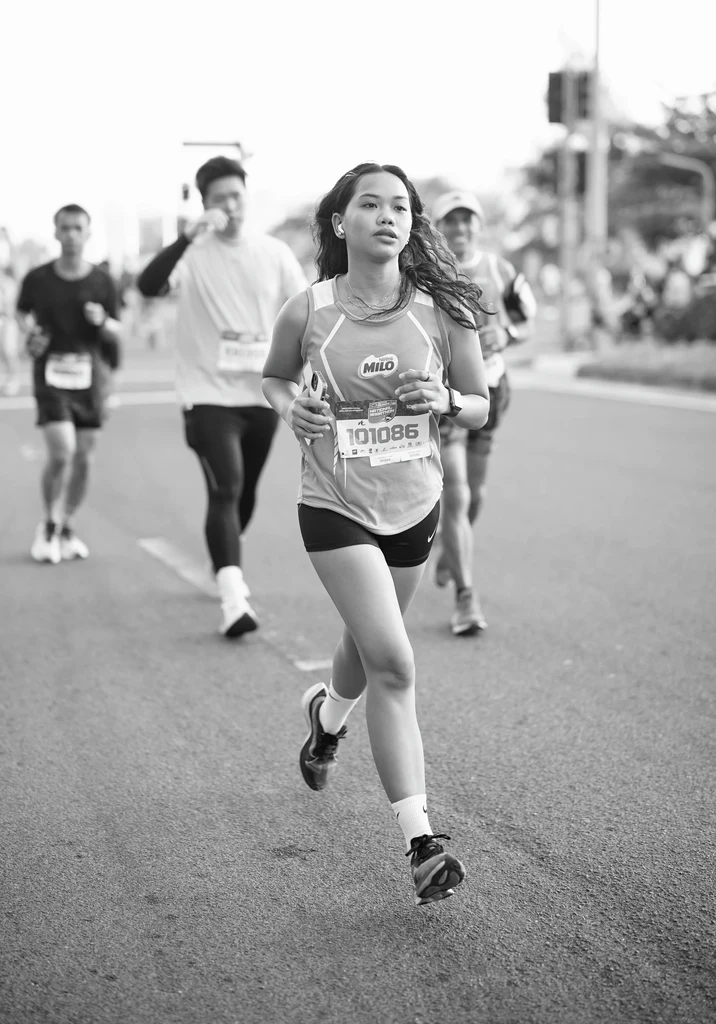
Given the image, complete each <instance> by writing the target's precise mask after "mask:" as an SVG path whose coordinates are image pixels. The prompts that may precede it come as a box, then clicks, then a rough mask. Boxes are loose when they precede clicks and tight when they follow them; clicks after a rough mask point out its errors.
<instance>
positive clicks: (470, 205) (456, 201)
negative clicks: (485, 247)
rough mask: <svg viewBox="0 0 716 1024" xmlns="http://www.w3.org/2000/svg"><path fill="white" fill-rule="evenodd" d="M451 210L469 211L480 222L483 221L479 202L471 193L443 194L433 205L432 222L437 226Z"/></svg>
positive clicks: (483, 215)
mask: <svg viewBox="0 0 716 1024" xmlns="http://www.w3.org/2000/svg"><path fill="white" fill-rule="evenodd" d="M453 210H470V211H471V212H472V213H474V214H476V215H477V216H478V217H479V218H480V220H481V221H484V220H485V211H484V210H483V209H482V204H481V203H480V200H479V199H478V198H477V196H476V195H474V194H473V193H472V192H459V191H457V190H456V191H454V192H443V194H442V195H441V196H438V198H437V199H436V200H435V202H434V203H433V222H434V223H435V224H437V223H438V222H439V221H441V220H442V219H443V217H447V215H448V214H449V213H452V211H453Z"/></svg>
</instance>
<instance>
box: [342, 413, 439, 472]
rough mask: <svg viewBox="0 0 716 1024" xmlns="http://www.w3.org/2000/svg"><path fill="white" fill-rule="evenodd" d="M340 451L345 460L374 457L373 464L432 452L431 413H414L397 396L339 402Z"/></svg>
mask: <svg viewBox="0 0 716 1024" xmlns="http://www.w3.org/2000/svg"><path fill="white" fill-rule="evenodd" d="M333 412H334V415H335V417H336V434H337V438H338V452H339V454H340V455H341V456H342V457H343V458H344V459H360V458H370V464H371V466H381V465H385V464H386V463H389V462H405V461H407V460H408V459H420V458H424V457H425V456H429V455H430V454H431V445H430V413H421V414H418V415H414V414H411V413H410V412H408V411H407V406H406V405H405V404H404V403H402V402H398V401H397V399H388V400H386V401H382V402H336V403H334V405H333Z"/></svg>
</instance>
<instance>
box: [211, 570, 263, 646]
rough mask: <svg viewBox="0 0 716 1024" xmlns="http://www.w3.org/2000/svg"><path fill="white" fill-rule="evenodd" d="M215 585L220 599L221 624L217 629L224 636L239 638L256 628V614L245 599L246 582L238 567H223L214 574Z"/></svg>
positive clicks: (257, 622) (257, 621)
mask: <svg viewBox="0 0 716 1024" xmlns="http://www.w3.org/2000/svg"><path fill="white" fill-rule="evenodd" d="M216 585H217V587H218V589H219V595H220V597H221V613H222V624H221V626H220V627H219V630H220V632H221V633H223V634H224V636H229V637H233V636H241V634H242V633H250V632H252V631H253V630H254V629H257V628H258V624H259V620H258V618H257V616H256V612H255V611H254V610H253V608H252V607H251V605H250V604H249V602H248V601H247V599H246V591H247V587H246V582H245V580H244V574H243V573H242V571H241V569H240V568H239V567H238V565H225V566H224V568H223V569H219V571H218V572H217V574H216Z"/></svg>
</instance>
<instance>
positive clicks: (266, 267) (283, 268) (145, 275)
mask: <svg viewBox="0 0 716 1024" xmlns="http://www.w3.org/2000/svg"><path fill="white" fill-rule="evenodd" d="M196 186H197V188H198V190H199V192H200V193H201V197H202V201H203V205H204V212H203V213H202V215H201V216H200V217H199V218H197V219H196V220H195V221H193V222H190V223H189V224H187V225H186V227H185V228H184V231H183V233H182V234H181V235H180V236H179V238H178V239H177V240H176V242H174V243H173V244H172V245H170V246H167V248H166V249H163V250H162V251H161V252H160V253H158V254H157V256H155V257H154V259H153V260H152V261H151V262H150V263H149V264H148V265H147V266H146V267H145V269H144V270H143V271H142V273H141V274H140V275H139V278H138V280H137V285H138V287H139V290H140V292H141V293H142V294H143V295H145V296H147V297H150V296H155V295H161V294H165V293H166V291H167V290H168V288H169V287H170V286H171V287H177V288H178V296H179V298H178V308H177V334H176V365H177V392H178V396H179V400H180V402H181V404H182V407H183V410H184V422H185V431H186V440H187V444H188V445H189V447H190V448H192V449H193V450H194V451H195V452H196V455H197V457H198V459H199V462H200V465H201V468H202V471H203V473H204V478H205V481H206V487H207V494H208V504H207V513H206V522H205V535H206V542H207V546H208V549H209V554H210V556H211V560H212V564H213V567H214V571H215V573H216V581H217V586H218V589H219V596H220V598H221V609H222V623H221V627H220V631H221V632H222V633H223V634H224V636H227V637H236V636H240V635H241V634H243V633H247V632H249V631H251V630H254V629H256V628H257V626H258V620H257V617H256V613H255V612H254V610H253V609H252V607H251V605H250V604H249V602H248V596H249V591H248V587H247V585H246V582H245V580H244V577H243V573H242V570H241V540H240V538H241V535H242V534H243V532H244V530H245V529H246V527H247V525H248V523H249V520H250V518H251V515H252V513H253V510H254V504H255V499H256V487H257V484H258V480H259V477H260V475H261V472H262V470H263V467H264V465H265V463H266V459H267V458H268V454H269V451H270V448H271V443H272V441H273V437H274V433H275V431H276V427H277V425H278V416H277V415H276V413H275V412H274V411H273V409H271V407H270V406H269V404H268V402H267V401H266V399H265V398H264V396H263V392H262V390H261V371H262V369H263V364H264V362H265V360H266V356H267V355H268V350H269V344H270V341H271V332H272V329H273V322H274V320H275V318H276V316H277V314H278V312H279V310H280V309H281V307H282V306H283V304H284V302H286V300H287V299H289V298H291V296H292V295H295V294H296V293H297V292H300V291H302V290H303V289H304V288H305V287H306V279H305V277H304V274H303V271H302V270H301V267H300V265H299V263H298V261H297V260H296V258H295V256H294V255H293V253H292V252H291V250H290V249H289V247H288V246H287V245H286V244H285V242H282V241H280V240H279V239H277V238H273V237H271V236H269V235H249V234H246V233H245V232H244V230H243V228H244V217H245V212H246V173H245V171H244V169H243V167H242V166H241V164H239V163H238V162H237V161H235V160H230V159H228V158H227V157H223V156H220V157H214V158H213V159H211V160H209V161H207V162H206V163H205V164H203V165H202V166H201V167H200V168H199V170H198V171H197V175H196Z"/></svg>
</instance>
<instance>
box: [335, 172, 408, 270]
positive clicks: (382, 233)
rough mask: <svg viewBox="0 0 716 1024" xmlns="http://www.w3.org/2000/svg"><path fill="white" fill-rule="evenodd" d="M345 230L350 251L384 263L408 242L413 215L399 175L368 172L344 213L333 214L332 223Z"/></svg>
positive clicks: (396, 254) (359, 183)
mask: <svg viewBox="0 0 716 1024" xmlns="http://www.w3.org/2000/svg"><path fill="white" fill-rule="evenodd" d="M339 225H340V226H341V227H342V229H343V231H344V232H345V239H346V246H347V248H348V252H349V254H353V255H363V256H367V257H369V258H370V259H371V260H374V261H376V262H380V263H384V262H387V261H388V260H390V259H393V258H394V257H396V256H398V255H399V253H400V252H401V251H402V250H403V249H404V248H405V246H406V245H407V242H408V239H409V238H410V229H411V227H412V225H413V217H412V214H411V212H410V198H409V196H408V190H407V189H406V187H405V185H404V184H403V182H402V181H401V180H400V178H397V177H396V176H395V175H394V174H389V173H388V172H387V171H381V172H380V173H376V174H365V175H364V176H363V177H362V178H361V179H360V181H359V182H358V185H357V187H356V190H355V193H354V195H353V198H352V199H351V201H350V202H349V203H348V206H347V207H346V209H345V211H344V213H343V215H342V216H341V215H340V214H337V213H336V214H334V215H333V226H334V228H338V226H339Z"/></svg>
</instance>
